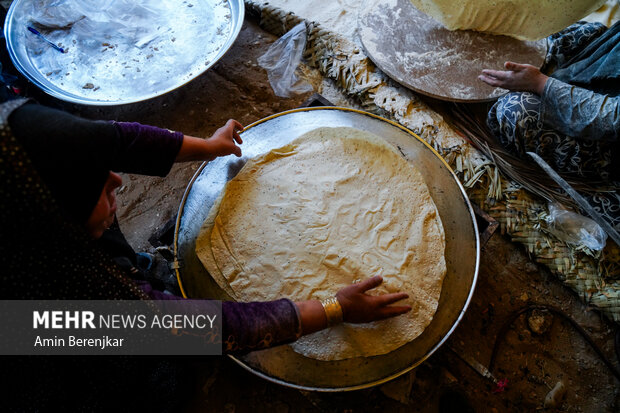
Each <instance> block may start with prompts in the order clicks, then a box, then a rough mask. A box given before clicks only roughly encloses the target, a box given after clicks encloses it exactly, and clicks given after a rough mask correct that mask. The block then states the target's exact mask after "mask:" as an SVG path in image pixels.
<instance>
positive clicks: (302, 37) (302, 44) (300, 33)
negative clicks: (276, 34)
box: [258, 22, 312, 98]
mask: <svg viewBox="0 0 620 413" xmlns="http://www.w3.org/2000/svg"><path fill="white" fill-rule="evenodd" d="M305 48H306V24H305V23H303V22H302V23H299V24H298V25H297V26H295V27H293V28H292V29H291V30H289V31H288V33H286V34H285V35H284V36H282V37H281V38H279V39H278V40H277V41H275V42H274V43H273V44H272V45H271V46H270V47H269V49H268V50H267V52H266V53H265V54H264V55H262V56H261V57H259V58H258V64H259V65H260V66H261V67H262V68H264V69H265V70H267V76H268V77H269V83H270V84H271V87H272V88H273V91H274V92H275V94H276V96H280V97H284V98H287V97H291V95H294V94H300V93H305V92H309V91H311V90H312V86H311V85H310V84H309V83H308V82H306V81H305V80H302V79H300V78H299V77H298V76H297V75H296V74H295V71H296V70H297V67H298V66H299V63H300V62H301V56H302V54H303V52H304V49H305Z"/></svg>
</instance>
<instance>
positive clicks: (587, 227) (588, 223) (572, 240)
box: [545, 202, 607, 251]
mask: <svg viewBox="0 0 620 413" xmlns="http://www.w3.org/2000/svg"><path fill="white" fill-rule="evenodd" d="M548 208H549V215H548V216H547V217H546V219H545V220H546V222H547V230H548V231H549V232H550V233H551V234H553V235H555V236H556V237H557V238H558V239H560V240H561V241H564V242H566V243H568V244H574V245H585V246H586V247H588V248H589V249H591V250H592V251H600V250H602V249H603V248H605V243H606V242H607V233H606V232H605V231H603V229H602V228H601V226H600V225H599V224H597V223H596V222H594V221H593V220H592V219H590V218H588V217H584V216H583V215H579V214H577V213H575V212H573V211H569V210H568V209H564V208H563V207H562V205H560V204H558V203H554V202H550V203H549V205H548Z"/></svg>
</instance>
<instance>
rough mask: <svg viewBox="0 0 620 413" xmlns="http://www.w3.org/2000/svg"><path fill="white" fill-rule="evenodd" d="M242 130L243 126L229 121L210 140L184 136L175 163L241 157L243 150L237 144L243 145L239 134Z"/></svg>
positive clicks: (234, 121) (231, 120)
mask: <svg viewBox="0 0 620 413" xmlns="http://www.w3.org/2000/svg"><path fill="white" fill-rule="evenodd" d="M242 130H243V125H242V124H240V123H239V122H237V121H236V120H233V119H229V120H228V122H226V125H224V126H222V127H221V128H219V129H218V130H216V131H215V133H214V134H213V136H211V137H210V138H209V139H201V138H196V137H193V136H188V135H184V136H183V144H182V145H181V149H180V150H179V153H178V154H177V157H176V159H175V162H191V161H212V160H213V159H215V158H217V157H218V156H226V155H231V154H235V155H236V156H238V157H239V156H241V148H240V147H238V146H237V145H236V144H235V142H236V143H237V144H242V143H243V141H242V140H241V136H239V132H241V131H242Z"/></svg>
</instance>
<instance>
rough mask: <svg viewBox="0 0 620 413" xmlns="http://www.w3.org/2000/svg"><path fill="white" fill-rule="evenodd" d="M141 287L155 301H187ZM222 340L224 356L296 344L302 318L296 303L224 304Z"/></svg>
mask: <svg viewBox="0 0 620 413" xmlns="http://www.w3.org/2000/svg"><path fill="white" fill-rule="evenodd" d="M136 283H137V284H138V287H140V289H141V290H142V291H144V292H145V293H146V295H148V296H149V297H150V298H151V299H153V300H184V298H183V297H179V296H176V295H171V294H164V293H162V292H161V291H157V290H154V289H153V287H151V285H150V284H149V283H148V282H146V281H136ZM222 324H223V325H222V329H223V332H222V341H223V345H224V348H223V351H224V353H243V352H248V351H252V350H260V349H265V348H269V347H274V346H278V345H280V344H285V343H290V342H293V341H295V340H297V339H299V337H301V319H300V316H299V311H298V309H297V306H296V305H295V303H293V302H292V301H291V300H289V299H286V298H282V299H280V300H276V301H267V302H252V303H235V302H230V301H224V302H223V303H222Z"/></svg>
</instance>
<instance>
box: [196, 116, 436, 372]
mask: <svg viewBox="0 0 620 413" xmlns="http://www.w3.org/2000/svg"><path fill="white" fill-rule="evenodd" d="M216 204H217V203H216ZM215 208H217V209H215ZM209 217H210V219H207V220H206V221H205V224H204V225H203V227H202V229H201V233H200V235H199V238H198V240H197V253H198V256H199V258H200V259H201V261H202V262H203V264H204V265H205V267H206V268H207V270H208V271H209V273H210V274H211V275H212V276H213V278H214V279H215V280H216V281H217V282H218V283H219V284H220V285H221V286H222V288H223V289H224V290H226V291H230V292H231V293H232V294H234V296H233V297H234V298H237V299H238V300H239V301H265V300H274V299H278V298H282V297H288V298H290V299H292V300H293V301H300V300H307V299H320V300H322V299H325V298H328V297H333V296H334V295H335V293H336V292H337V291H338V290H339V289H341V288H342V287H344V286H346V285H349V284H351V283H353V282H354V281H355V280H357V279H366V278H368V277H371V276H373V275H377V274H379V275H382V276H383V279H384V282H383V284H382V285H381V286H380V287H379V288H377V289H376V290H373V292H372V294H379V293H387V292H397V291H404V292H407V293H408V294H409V296H410V298H409V299H408V300H406V301H405V302H406V303H407V304H409V305H411V306H412V311H411V312H409V313H407V314H406V315H403V316H399V317H396V318H392V319H389V320H383V321H379V322H373V323H367V324H355V325H354V324H347V323H344V324H341V325H338V326H335V327H332V328H329V329H326V330H323V331H320V332H318V333H315V334H312V335H309V336H305V337H302V338H301V339H300V340H298V341H297V342H296V343H294V344H292V347H293V349H294V350H295V351H297V352H299V353H301V354H303V355H305V356H307V357H311V358H315V359H318V360H341V359H346V358H352V357H369V356H375V355H380V354H386V353H388V352H390V351H393V350H395V349H397V348H398V347H400V346H402V345H403V344H405V343H407V342H409V341H411V340H413V339H415V338H416V337H417V336H419V335H420V334H421V333H422V331H424V329H425V328H426V326H427V325H428V324H429V323H430V322H431V320H432V317H433V315H434V313H435V311H436V309H437V303H438V300H439V296H440V293H441V284H442V281H443V277H444V275H445V273H446V265H445V259H444V250H445V239H444V233H443V228H442V225H441V220H440V218H439V214H438V212H437V208H436V207H435V204H434V203H433V200H432V199H431V196H430V194H429V191H428V188H427V187H426V184H425V182H424V179H423V178H422V176H421V175H420V173H419V172H418V171H417V170H416V169H415V168H414V167H413V166H412V165H410V164H409V163H408V162H407V161H406V160H405V159H404V158H403V157H402V156H401V155H400V154H399V153H398V152H397V151H396V150H395V149H394V148H393V147H392V146H390V145H389V144H387V143H386V142H385V141H384V140H383V139H381V138H379V137H377V136H375V135H372V134H370V133H367V132H363V131H359V130H357V129H353V128H320V129H315V130H313V131H311V132H309V133H307V134H305V135H303V136H301V137H300V138H298V139H296V140H294V141H293V142H291V143H290V144H288V145H286V146H284V147H281V148H278V149H274V150H272V151H270V152H268V153H266V154H264V155H261V156H258V157H256V158H253V159H251V160H250V161H248V163H247V164H246V165H245V166H244V168H243V169H242V170H241V171H240V172H239V174H238V175H237V176H236V177H235V178H234V179H232V180H231V181H230V182H229V183H228V184H227V185H226V187H225V189H224V191H223V194H222V196H221V200H220V203H219V208H218V205H214V209H213V210H212V211H211V212H210V214H209ZM213 217H215V218H213Z"/></svg>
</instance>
